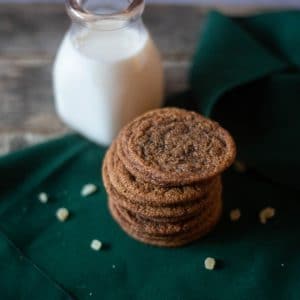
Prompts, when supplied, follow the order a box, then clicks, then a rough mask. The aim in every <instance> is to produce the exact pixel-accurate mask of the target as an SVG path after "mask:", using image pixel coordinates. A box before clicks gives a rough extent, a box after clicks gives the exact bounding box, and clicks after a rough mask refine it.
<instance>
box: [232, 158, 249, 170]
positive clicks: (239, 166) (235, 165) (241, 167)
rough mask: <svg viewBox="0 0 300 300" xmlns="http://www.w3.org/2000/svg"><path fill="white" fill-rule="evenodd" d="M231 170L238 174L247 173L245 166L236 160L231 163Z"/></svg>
mask: <svg viewBox="0 0 300 300" xmlns="http://www.w3.org/2000/svg"><path fill="white" fill-rule="evenodd" d="M233 168H234V169H235V171H236V172H238V173H245V172H246V171H247V167H246V165H245V163H243V162H242V161H240V160H236V161H235V162H234V163H233Z"/></svg>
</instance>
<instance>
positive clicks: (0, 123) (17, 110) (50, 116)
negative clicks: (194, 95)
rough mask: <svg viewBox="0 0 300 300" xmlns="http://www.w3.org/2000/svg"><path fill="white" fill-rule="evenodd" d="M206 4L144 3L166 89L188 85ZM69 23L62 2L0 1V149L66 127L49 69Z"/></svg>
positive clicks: (43, 137)
mask: <svg viewBox="0 0 300 300" xmlns="http://www.w3.org/2000/svg"><path fill="white" fill-rule="evenodd" d="M207 10H208V9H207V8H201V7H195V6H194V7H193V6H167V5H165V6H162V5H152V6H149V7H147V9H146V11H145V14H144V21H145V23H146V25H147V27H148V28H149V30H150V31H151V33H152V35H153V38H154V40H155V41H156V43H157V45H158V47H159V49H160V51H161V54H162V57H163V64H164V69H165V73H166V81H167V82H166V93H167V94H170V93H174V92H177V91H182V90H184V89H185V88H186V87H187V74H188V69H189V66H190V61H191V58H192V56H193V52H194V49H195V45H196V43H197V40H198V37H199V33H200V31H201V24H203V20H204V19H205V16H206V13H207ZM68 25H69V19H68V17H67V15H66V13H65V9H64V6H62V5H45V4H44V5H38V4H35V5H0V95H1V100H0V155H1V154H4V153H7V152H9V151H13V150H16V149H20V148H22V147H25V146H27V145H30V144H33V143H36V142H40V141H43V140H46V139H49V138H51V137H53V136H57V135H61V134H63V133H66V132H67V131H68V130H69V129H68V128H67V127H66V126H65V125H64V124H62V122H61V121H60V120H59V119H58V117H57V116H56V114H55V111H54V105H53V91H52V80H51V69H52V63H53V59H54V56H55V53H56V50H57V48H58V46H59V44H60V41H61V39H62V37H63V34H64V33H65V32H66V30H67V28H68Z"/></svg>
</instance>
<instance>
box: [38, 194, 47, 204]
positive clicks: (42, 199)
mask: <svg viewBox="0 0 300 300" xmlns="http://www.w3.org/2000/svg"><path fill="white" fill-rule="evenodd" d="M38 198H39V200H40V202H41V203H47V202H48V200H49V196H48V194H46V193H39V195H38Z"/></svg>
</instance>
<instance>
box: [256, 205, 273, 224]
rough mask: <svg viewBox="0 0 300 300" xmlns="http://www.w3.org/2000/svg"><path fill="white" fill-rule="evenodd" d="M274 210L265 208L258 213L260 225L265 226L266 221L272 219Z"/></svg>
mask: <svg viewBox="0 0 300 300" xmlns="http://www.w3.org/2000/svg"><path fill="white" fill-rule="evenodd" d="M275 212H276V211H275V208H273V207H265V208H264V209H262V210H261V211H260V212H259V220H260V223H262V224H266V223H267V221H268V219H272V218H273V217H274V216H275Z"/></svg>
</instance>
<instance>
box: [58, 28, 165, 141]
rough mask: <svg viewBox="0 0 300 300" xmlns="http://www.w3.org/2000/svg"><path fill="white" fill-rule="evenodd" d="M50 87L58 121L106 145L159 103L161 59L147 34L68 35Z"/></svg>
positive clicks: (128, 30)
mask: <svg viewBox="0 0 300 300" xmlns="http://www.w3.org/2000/svg"><path fill="white" fill-rule="evenodd" d="M53 82H54V95H55V104H56V110H57V112H58V114H59V116H60V117H61V118H62V120H63V121H64V122H65V123H66V124H68V125H69V126H70V127H72V128H73V129H75V130H77V131H78V132H80V133H82V134H83V135H84V136H86V137H87V138H89V139H90V140H92V141H94V142H96V143H99V144H104V145H108V144H110V143H111V141H112V139H113V138H114V137H115V136H116V135H117V133H118V132H119V130H120V128H121V127H122V126H124V125H125V124H126V123H127V122H129V121H130V120H132V119H133V118H134V117H136V116H138V115H139V114H141V113H143V112H145V111H147V110H149V109H152V108H156V107H159V106H161V104H162V99H163V70H162V65H161V61H160V57H159V53H158V51H157V49H156V47H155V45H154V43H153V41H152V39H151V37H150V36H149V34H148V32H147V31H146V30H142V31H141V30H136V29H134V28H130V27H128V28H126V27H125V28H122V29H119V30H91V29H90V28H86V29H85V30H80V31H79V32H77V34H74V33H72V32H71V31H70V32H68V33H67V34H66V36H65V38H64V40H63V42H62V44H61V47H60V49H59V51H58V54H57V57H56V60H55V64H54V70H53Z"/></svg>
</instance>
